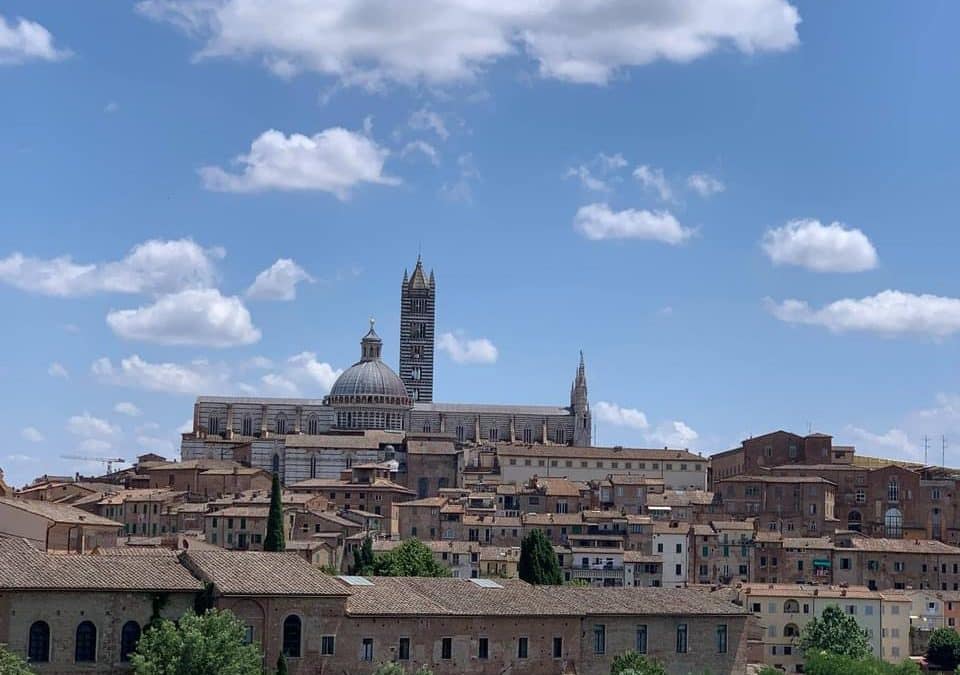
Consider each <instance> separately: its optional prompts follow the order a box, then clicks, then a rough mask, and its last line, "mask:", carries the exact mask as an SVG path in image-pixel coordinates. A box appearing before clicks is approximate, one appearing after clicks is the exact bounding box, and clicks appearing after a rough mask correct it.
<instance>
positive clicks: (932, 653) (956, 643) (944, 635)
mask: <svg viewBox="0 0 960 675" xmlns="http://www.w3.org/2000/svg"><path fill="white" fill-rule="evenodd" d="M927 660H928V661H930V662H931V663H935V664H937V665H938V666H940V667H941V668H944V669H945V670H954V669H955V668H956V667H957V666H958V665H960V635H958V634H957V631H955V630H954V629H952V628H938V629H937V630H935V631H933V633H931V634H930V643H929V644H928V645H927Z"/></svg>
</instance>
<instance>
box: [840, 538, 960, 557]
mask: <svg viewBox="0 0 960 675" xmlns="http://www.w3.org/2000/svg"><path fill="white" fill-rule="evenodd" d="M850 544H851V546H850V547H849V548H854V549H857V550H860V551H873V552H877V553H935V554H938V555H945V554H946V555H960V548H957V547H956V546H950V545H949V544H944V543H943V542H942V541H937V540H935V539H871V538H870V537H851V538H850ZM837 548H838V549H840V548H846V547H841V546H839V545H838V546H837Z"/></svg>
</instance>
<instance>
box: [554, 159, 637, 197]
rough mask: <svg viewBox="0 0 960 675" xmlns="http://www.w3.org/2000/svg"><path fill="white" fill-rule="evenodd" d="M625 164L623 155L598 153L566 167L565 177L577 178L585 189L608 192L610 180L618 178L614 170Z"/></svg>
mask: <svg viewBox="0 0 960 675" xmlns="http://www.w3.org/2000/svg"><path fill="white" fill-rule="evenodd" d="M626 165H627V160H625V159H624V158H623V155H621V154H620V153H617V154H615V155H607V154H604V153H602V152H601V153H600V154H598V155H597V156H596V157H594V158H593V159H592V160H591V161H589V162H585V163H583V164H578V165H577V166H573V167H570V168H569V169H567V173H566V174H565V177H566V178H577V179H578V180H579V181H580V184H581V185H582V186H583V187H584V188H586V189H587V190H593V191H595V192H609V191H610V189H611V188H610V182H611V181H612V180H619V176H617V175H616V172H617V171H619V170H620V169H622V168H623V167H625V166H626Z"/></svg>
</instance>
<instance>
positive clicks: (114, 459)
mask: <svg viewBox="0 0 960 675" xmlns="http://www.w3.org/2000/svg"><path fill="white" fill-rule="evenodd" d="M60 457H61V459H81V460H84V461H87V462H103V463H104V464H106V465H107V473H108V474H111V473H113V465H114V464H115V463H124V462H126V461H127V460H125V459H124V458H123V457H90V456H88V455H60Z"/></svg>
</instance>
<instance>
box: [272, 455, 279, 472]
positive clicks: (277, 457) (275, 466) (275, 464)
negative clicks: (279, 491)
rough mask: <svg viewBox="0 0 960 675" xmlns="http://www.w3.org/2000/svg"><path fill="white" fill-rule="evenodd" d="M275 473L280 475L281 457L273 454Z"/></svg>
mask: <svg viewBox="0 0 960 675" xmlns="http://www.w3.org/2000/svg"><path fill="white" fill-rule="evenodd" d="M273 472H274V473H280V455H279V454H277V453H273Z"/></svg>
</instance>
